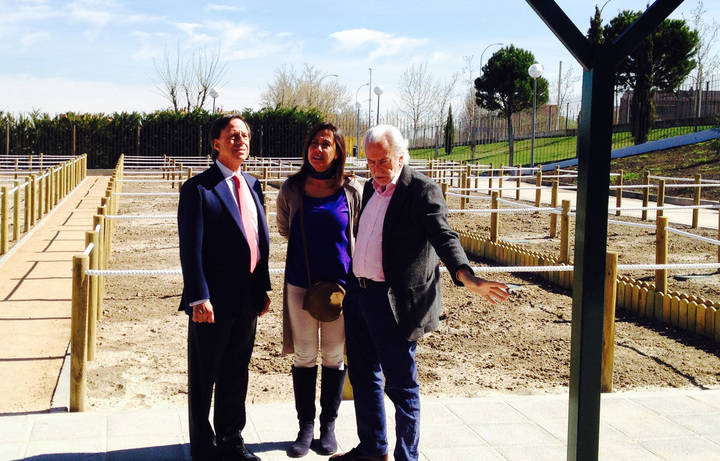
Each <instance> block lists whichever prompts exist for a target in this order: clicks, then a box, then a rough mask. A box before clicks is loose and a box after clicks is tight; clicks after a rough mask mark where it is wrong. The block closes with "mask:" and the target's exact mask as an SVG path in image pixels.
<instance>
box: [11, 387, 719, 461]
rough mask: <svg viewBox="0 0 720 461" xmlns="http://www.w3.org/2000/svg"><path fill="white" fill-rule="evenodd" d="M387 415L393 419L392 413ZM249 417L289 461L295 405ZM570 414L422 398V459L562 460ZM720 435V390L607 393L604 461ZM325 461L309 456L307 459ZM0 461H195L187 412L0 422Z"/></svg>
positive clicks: (267, 451)
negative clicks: (191, 457)
mask: <svg viewBox="0 0 720 461" xmlns="http://www.w3.org/2000/svg"><path fill="white" fill-rule="evenodd" d="M386 403H387V402H386ZM387 410H388V415H389V416H390V418H392V415H393V410H392V406H391V405H387ZM248 413H249V414H248V424H247V426H246V428H245V431H244V437H245V440H246V442H247V443H248V446H249V448H250V449H251V450H253V451H254V452H255V453H256V454H257V455H259V456H260V457H261V458H262V459H263V460H265V461H272V460H285V459H288V458H287V456H286V455H285V450H286V449H287V447H288V446H289V444H290V443H291V442H292V440H294V438H295V435H296V431H297V422H296V419H295V410H294V406H293V404H292V403H291V402H285V403H272V404H262V405H251V406H250V407H249V409H248ZM567 413H568V396H567V395H566V394H565V395H534V396H517V395H493V396H488V397H479V398H447V399H446V398H442V399H435V398H424V399H423V401H422V421H421V442H420V451H421V456H420V459H421V460H424V461H452V460H468V461H477V460H483V461H501V460H518V461H520V460H527V461H544V460H548V461H557V460H563V459H566V441H567ZM718 427H720V390H704V391H701V390H692V391H679V390H668V391H658V392H630V393H617V394H605V395H603V397H602V410H601V422H600V450H599V453H600V459H601V460H607V461H617V460H638V461H655V460H677V461H679V460H687V461H699V460H703V461H709V460H720V432H718V430H717V428H718ZM389 432H390V437H389V438H390V447H391V448H390V450H391V451H392V447H394V437H393V436H392V432H393V429H392V427H391V428H390V430H389ZM315 435H316V437H317V436H318V431H317V430H316V434H315ZM337 435H338V440H339V443H340V446H341V450H343V451H344V450H348V449H350V448H352V447H354V446H355V445H356V444H357V443H358V440H357V436H356V435H355V419H354V409H353V406H352V402H349V401H345V402H343V404H342V406H341V409H340V417H339V418H338V423H337ZM327 458H328V457H327V456H319V455H317V454H315V453H313V452H311V453H310V454H309V455H308V456H306V457H305V458H303V459H306V460H308V461H312V460H320V459H327ZM0 459H3V460H5V459H31V460H48V461H50V460H78V459H82V460H114V461H115V460H117V461H120V460H189V459H190V456H189V446H188V435H187V416H186V409H185V408H169V409H160V408H153V409H144V410H132V411H129V410H125V411H118V412H112V413H105V412H97V413H94V412H88V413H64V414H61V413H56V414H46V415H22V416H6V417H0ZM391 459H392V457H391Z"/></svg>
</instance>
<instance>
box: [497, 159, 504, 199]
mask: <svg viewBox="0 0 720 461" xmlns="http://www.w3.org/2000/svg"><path fill="white" fill-rule="evenodd" d="M504 173H505V172H504V171H503V164H502V163H501V164H500V171H499V173H498V197H502V190H503V174H504Z"/></svg>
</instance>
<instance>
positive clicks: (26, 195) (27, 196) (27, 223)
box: [23, 176, 720, 251]
mask: <svg viewBox="0 0 720 461" xmlns="http://www.w3.org/2000/svg"><path fill="white" fill-rule="evenodd" d="M31 181H32V178H31V177H30V176H28V177H27V179H26V180H25V191H24V192H23V200H25V205H24V207H23V211H24V212H25V213H24V219H23V232H27V231H28V230H30V189H31ZM718 251H720V250H718Z"/></svg>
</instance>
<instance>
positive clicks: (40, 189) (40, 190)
mask: <svg viewBox="0 0 720 461" xmlns="http://www.w3.org/2000/svg"><path fill="white" fill-rule="evenodd" d="M44 185H45V178H44V177H43V174H42V171H40V177H39V178H38V202H37V210H38V219H42V217H43V216H44V214H45V213H44V212H43V205H44V204H45V188H44V187H43V186H44Z"/></svg>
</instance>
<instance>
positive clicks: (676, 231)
mask: <svg viewBox="0 0 720 461" xmlns="http://www.w3.org/2000/svg"><path fill="white" fill-rule="evenodd" d="M665 230H666V231H668V232H672V233H673V234H678V235H682V236H683V237H688V238H691V239H695V240H700V241H701V242H706V243H711V244H713V245H720V240H715V239H711V238H709V237H703V236H702V235H696V234H691V233H690V232H685V231H681V230H679V229H675V228H672V227H666V228H665Z"/></svg>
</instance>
